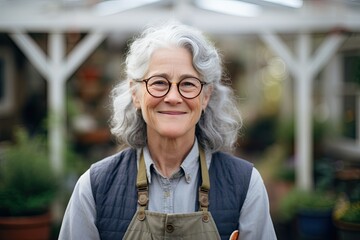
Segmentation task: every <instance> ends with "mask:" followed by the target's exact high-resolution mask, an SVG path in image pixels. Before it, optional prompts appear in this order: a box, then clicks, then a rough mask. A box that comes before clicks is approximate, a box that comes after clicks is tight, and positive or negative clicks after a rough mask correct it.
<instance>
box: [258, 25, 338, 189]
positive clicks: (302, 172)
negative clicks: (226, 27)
mask: <svg viewBox="0 0 360 240" xmlns="http://www.w3.org/2000/svg"><path fill="white" fill-rule="evenodd" d="M260 37H261V38H262V40H263V41H264V42H265V43H266V44H267V45H268V47H270V48H271V49H272V50H273V51H274V52H275V53H276V54H278V55H279V56H280V57H281V58H283V59H284V61H285V63H286V65H287V67H288V68H289V71H290V73H291V74H292V76H293V77H294V79H295V82H296V89H295V98H296V109H295V122H296V131H295V132H296V136H295V147H296V156H295V157H296V161H297V165H296V171H295V172H296V179H295V180H296V185H297V187H298V188H300V189H303V190H308V191H309V190H311V189H312V188H313V187H314V186H313V185H314V183H313V177H312V174H313V159H312V158H313V156H312V148H313V139H312V108H311V107H312V82H313V79H314V77H315V75H316V74H317V73H318V72H319V71H320V69H321V68H323V66H324V65H325V64H326V62H327V61H329V59H330V58H331V57H332V56H333V55H334V53H335V52H336V51H337V49H338V48H339V46H340V45H341V43H342V42H343V41H344V36H342V35H340V34H332V35H330V36H328V37H326V38H325V40H324V42H323V43H322V44H321V45H320V46H319V48H318V49H317V51H316V52H315V54H314V56H313V57H312V56H311V50H312V44H311V36H310V34H307V33H300V34H299V35H298V37H297V45H296V48H297V58H295V57H294V56H292V54H291V51H290V50H289V49H288V47H287V46H286V44H284V43H283V41H282V40H281V39H280V38H279V37H278V36H276V35H275V34H274V33H271V32H266V33H264V34H261V35H260Z"/></svg>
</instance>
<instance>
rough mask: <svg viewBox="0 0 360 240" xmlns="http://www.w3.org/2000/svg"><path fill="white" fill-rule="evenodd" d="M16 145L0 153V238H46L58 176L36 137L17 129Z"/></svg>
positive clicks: (39, 139) (48, 231) (44, 148)
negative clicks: (23, 230) (23, 231)
mask: <svg viewBox="0 0 360 240" xmlns="http://www.w3.org/2000/svg"><path fill="white" fill-rule="evenodd" d="M15 142H16V143H15V144H12V145H10V146H8V147H5V149H4V150H3V151H2V152H1V154H0V239H7V240H11V239H23V240H24V239H30V238H31V239H39V240H40V239H44V240H45V239H49V236H50V227H51V216H50V206H51V204H52V202H53V200H54V198H55V195H56V192H57V187H58V179H57V176H56V174H55V173H54V172H53V171H52V168H51V166H50V162H49V158H48V154H47V151H46V145H45V144H44V141H43V140H42V139H41V138H40V137H39V136H37V137H32V138H30V137H29V136H28V135H27V134H26V131H25V130H23V129H19V130H18V131H17V132H16V133H15ZM24 224H25V225H26V226H23V225H24ZM32 227H35V228H36V229H35V230H34V229H32ZM23 228H25V230H27V231H28V232H25V235H21V234H22V229H23ZM37 230H41V231H40V232H38V231H37ZM29 231H30V232H29ZM7 234H8V235H7Z"/></svg>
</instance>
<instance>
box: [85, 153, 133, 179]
mask: <svg viewBox="0 0 360 240" xmlns="http://www.w3.org/2000/svg"><path fill="white" fill-rule="evenodd" d="M134 157H135V158H136V150H135V149H133V148H127V149H125V150H123V151H121V152H118V153H116V154H114V155H111V156H109V157H106V158H104V159H102V160H100V161H98V162H96V163H94V164H92V165H91V167H90V172H91V174H92V173H94V172H99V171H100V172H102V171H106V170H107V169H108V170H109V169H114V167H116V166H117V165H119V164H121V163H123V162H126V161H128V160H130V159H133V158H134Z"/></svg>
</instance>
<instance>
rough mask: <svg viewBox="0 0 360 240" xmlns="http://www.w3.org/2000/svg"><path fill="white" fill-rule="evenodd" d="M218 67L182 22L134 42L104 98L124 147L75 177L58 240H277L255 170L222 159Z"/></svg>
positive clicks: (229, 124)
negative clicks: (123, 77)
mask: <svg viewBox="0 0 360 240" xmlns="http://www.w3.org/2000/svg"><path fill="white" fill-rule="evenodd" d="M221 64H222V63H221V59H220V57H219V54H218V52H217V50H216V49H215V48H214V46H213V45H212V44H211V43H210V42H209V41H208V40H207V39H206V38H205V37H204V35H203V34H202V33H201V32H199V31H198V30H196V29H193V28H191V27H188V26H184V25H181V24H177V23H168V24H166V25H162V26H159V27H152V28H148V29H147V30H145V32H144V33H143V34H142V35H141V36H140V37H138V38H137V39H135V41H133V43H132V44H131V46H130V50H129V53H128V55H127V59H126V73H127V79H126V81H123V82H121V83H120V84H119V85H118V86H116V87H115V89H114V90H113V94H112V100H113V116H112V119H111V127H112V128H111V130H112V133H113V134H114V135H115V136H116V137H117V138H118V139H119V141H120V142H121V143H123V144H124V145H126V146H127V148H125V149H124V150H122V151H120V152H119V153H117V154H115V155H113V156H110V157H108V158H106V159H104V160H102V161H99V162H97V163H95V164H93V165H92V166H91V167H90V169H89V170H88V171H86V172H85V173H84V174H83V175H82V176H81V177H80V179H79V180H78V183H77V184H76V186H75V189H74V192H73V194H72V197H71V199H70V202H69V204H68V207H67V209H66V212H65V216H64V219H63V223H62V227H61V231H60V237H59V239H196V240H199V239H207V240H209V239H229V237H230V235H232V238H233V239H235V238H236V235H235V234H232V233H235V231H237V230H238V232H239V235H240V236H239V239H240V238H241V239H242V240H246V239H251V240H260V239H276V236H275V232H274V228H273V224H272V221H271V218H270V214H269V203H268V197H267V193H266V190H265V187H264V184H263V181H262V179H261V176H260V174H259V172H258V171H257V170H256V169H255V168H254V167H253V166H252V165H251V164H250V163H249V162H247V161H245V160H242V159H239V158H237V157H234V156H232V155H230V154H229V153H225V152H230V151H231V150H232V149H233V146H234V144H235V142H236V140H237V135H238V132H239V129H240V127H241V117H240V114H239V112H238V109H237V107H236V103H235V101H234V96H233V94H232V91H231V89H230V88H229V87H227V86H224V85H223V84H222V82H221V79H222V66H221ZM234 235H235V238H234Z"/></svg>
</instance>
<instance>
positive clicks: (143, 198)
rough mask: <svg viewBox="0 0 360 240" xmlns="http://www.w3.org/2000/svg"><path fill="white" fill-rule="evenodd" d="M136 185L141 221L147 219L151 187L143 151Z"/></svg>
mask: <svg viewBox="0 0 360 240" xmlns="http://www.w3.org/2000/svg"><path fill="white" fill-rule="evenodd" d="M136 187H137V190H138V204H139V211H138V216H137V218H138V219H139V220H140V221H143V220H144V219H145V210H146V209H147V207H148V206H147V205H148V202H149V187H148V182H147V177H146V166H145V160H144V154H143V152H142V151H141V155H140V162H139V170H138V174H137V179H136Z"/></svg>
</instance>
